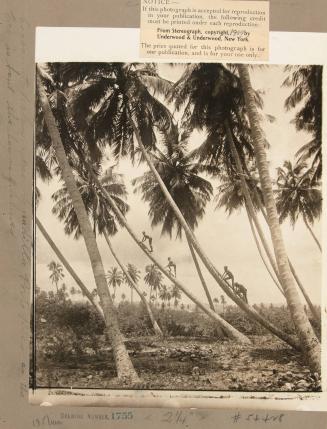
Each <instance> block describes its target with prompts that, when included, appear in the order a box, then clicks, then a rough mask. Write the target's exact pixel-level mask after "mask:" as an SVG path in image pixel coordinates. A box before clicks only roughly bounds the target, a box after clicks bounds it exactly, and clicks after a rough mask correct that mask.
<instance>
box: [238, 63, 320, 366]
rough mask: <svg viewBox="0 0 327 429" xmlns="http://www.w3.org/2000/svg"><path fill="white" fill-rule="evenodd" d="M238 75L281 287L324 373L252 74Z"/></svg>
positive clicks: (306, 347) (311, 357)
mask: <svg viewBox="0 0 327 429" xmlns="http://www.w3.org/2000/svg"><path fill="white" fill-rule="evenodd" d="M238 71H239V75H240V80H241V84H242V88H243V93H244V98H245V105H246V109H247V113H248V117H249V122H250V126H251V132H252V139H253V145H254V150H255V156H256V162H257V168H258V171H259V176H260V183H261V188H262V191H263V197H264V202H265V207H266V210H267V218H268V225H269V229H270V234H271V239H272V243H273V248H274V252H275V257H276V262H277V266H278V272H279V275H280V278H281V285H282V287H283V289H284V292H285V296H286V300H287V303H288V307H289V309H290V313H291V316H292V319H293V322H294V325H295V329H296V332H297V334H298V338H299V340H300V344H301V348H302V350H303V353H304V355H305V357H306V358H307V361H308V364H309V367H310V369H311V370H312V371H314V372H320V360H321V348H320V343H319V341H318V338H317V337H316V335H315V333H314V331H313V328H312V326H311V324H310V322H309V319H308V317H307V315H306V314H305V311H304V308H303V305H302V304H301V301H300V297H299V294H298V292H297V289H296V285H295V283H294V279H293V276H292V273H291V269H290V266H289V262H288V257H287V253H286V250H285V246H284V241H283V237H282V233H281V228H280V225H279V220H278V213H277V208H276V203H275V199H274V194H273V188H272V183H271V179H270V174H269V167H268V162H267V157H266V151H265V145H264V138H263V135H262V131H261V128H260V119H259V115H258V112H257V108H256V104H255V98H254V92H253V89H252V86H251V80H250V75H249V70H248V68H247V66H246V65H244V64H239V65H238Z"/></svg>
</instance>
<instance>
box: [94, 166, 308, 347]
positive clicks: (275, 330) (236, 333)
mask: <svg viewBox="0 0 327 429" xmlns="http://www.w3.org/2000/svg"><path fill="white" fill-rule="evenodd" d="M89 172H90V174H91V175H92V177H93V179H94V181H95V183H96V184H97V185H98V187H99V189H101V191H102V192H103V195H105V196H106V198H107V200H108V202H109V204H110V206H111V207H112V209H113V211H114V212H115V214H116V216H117V218H118V219H119V220H120V222H121V224H122V225H123V226H124V227H125V228H126V229H127V231H128V233H129V234H130V236H131V237H132V238H133V240H134V241H135V243H136V244H137V245H138V246H139V248H140V249H141V250H142V251H143V252H144V253H145V254H146V255H147V256H148V258H149V259H150V260H151V261H152V262H153V263H154V264H155V265H156V266H157V267H158V268H159V270H160V271H161V272H162V273H163V274H164V275H165V276H166V277H167V278H168V279H169V280H170V281H171V282H172V283H173V284H175V285H176V286H177V287H178V288H179V289H180V290H181V291H182V292H184V294H185V295H186V296H187V297H188V298H189V299H190V300H191V301H193V302H194V303H195V304H196V305H197V306H198V307H199V308H201V309H202V310H203V311H204V313H206V314H207V315H208V316H209V317H211V318H212V319H214V320H215V321H216V322H217V323H218V324H219V326H222V327H223V328H224V329H225V330H226V332H228V331H229V333H228V335H233V338H234V339H235V340H237V341H239V342H243V343H247V344H249V343H250V340H249V339H248V338H247V337H246V336H245V335H243V334H241V333H240V332H239V331H237V330H236V329H235V328H234V327H232V326H231V325H230V324H229V323H227V322H226V321H225V320H224V319H223V318H222V317H220V316H219V315H218V314H217V313H215V312H214V311H212V310H211V309H208V308H207V307H206V306H205V305H203V304H202V303H201V301H200V300H198V299H197V298H196V297H195V296H194V295H193V294H192V293H191V292H190V291H189V290H188V289H187V288H186V287H185V286H184V285H183V284H182V283H181V282H180V281H179V280H177V279H176V278H175V277H174V276H172V275H171V274H169V272H168V271H166V269H165V268H164V267H163V265H162V264H160V262H158V261H157V260H156V259H155V258H154V256H153V255H152V253H150V252H148V251H147V249H145V247H144V246H142V245H141V244H140V242H139V240H138V238H137V236H136V234H135V233H134V231H133V230H132V228H131V227H130V225H129V224H128V223H127V221H126V218H125V217H124V215H123V214H122V212H121V211H120V210H119V208H118V207H117V205H116V203H115V201H114V200H113V199H112V198H111V196H110V194H109V193H108V192H107V191H106V189H105V188H103V186H102V184H101V183H100V181H99V180H98V179H97V177H96V176H95V175H94V173H93V172H92V170H91V169H89ZM214 270H215V269H214ZM211 271H212V269H211ZM214 273H215V278H216V279H218V280H219V285H220V286H221V287H222V289H223V291H224V292H225V293H226V295H227V296H228V297H230V298H231V299H232V300H233V301H234V302H235V303H236V304H237V305H238V306H239V307H241V308H242V309H243V310H244V311H245V312H246V313H247V314H249V315H250V317H251V318H252V319H254V320H255V321H257V322H258V323H260V324H261V325H262V326H264V327H265V328H266V329H267V330H268V331H270V332H271V333H273V334H274V335H276V336H277V337H278V338H280V339H281V340H283V341H285V342H286V343H287V344H289V345H290V346H291V347H293V348H295V349H299V348H300V346H299V343H298V341H297V339H296V338H295V337H293V336H291V335H288V334H286V333H285V332H283V331H281V330H280V329H279V328H277V327H276V326H275V325H273V324H272V323H270V322H269V321H268V320H267V319H265V318H264V317H263V316H261V314H259V313H258V312H257V311H256V310H255V309H254V308H252V307H250V306H249V305H248V304H247V303H246V302H245V301H243V300H242V299H241V298H239V297H238V296H236V295H234V294H233V292H232V291H231V290H230V287H229V285H228V284H227V283H226V282H225V281H224V280H222V279H221V276H220V274H219V273H218V272H217V271H216V270H215V271H214Z"/></svg>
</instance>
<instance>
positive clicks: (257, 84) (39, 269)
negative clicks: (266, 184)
mask: <svg viewBox="0 0 327 429" xmlns="http://www.w3.org/2000/svg"><path fill="white" fill-rule="evenodd" d="M159 70H160V73H161V74H162V76H163V77H165V78H168V79H170V80H176V79H178V77H179V75H180V73H181V72H182V68H181V67H176V68H171V67H170V66H168V65H164V64H161V65H159ZM251 78H252V84H253V86H254V88H255V89H260V90H262V91H264V94H263V99H264V104H265V106H264V112H265V113H267V114H271V115H273V116H275V118H276V121H275V122H274V123H269V122H268V121H266V122H264V123H263V128H264V131H265V133H266V136H267V139H268V141H269V143H270V149H269V151H268V159H269V161H270V172H271V175H272V177H273V178H275V177H276V168H277V167H278V166H281V165H282V164H283V162H284V160H292V161H293V159H294V154H295V152H296V151H297V150H298V149H299V148H300V147H301V146H302V145H303V144H304V143H306V142H308V141H309V140H310V138H311V136H310V135H309V134H306V133H304V132H297V131H296V130H295V127H294V125H293V124H291V123H290V121H291V120H292V118H293V117H294V114H295V111H294V110H293V111H291V112H286V111H285V109H284V101H285V98H286V97H287V96H288V95H289V93H290V89H289V88H283V87H281V84H282V82H283V80H284V78H285V74H284V72H283V66H268V67H265V68H263V69H256V70H252V71H251ZM204 137H205V136H204V135H203V134H200V133H193V135H192V137H191V142H190V145H191V147H192V148H193V147H196V146H198V145H199V144H201V143H202V142H203V140H204ZM112 163H113V162H112ZM145 168H146V167H145V166H141V167H133V166H132V165H131V163H130V162H129V161H128V160H123V161H121V162H120V164H119V165H118V167H117V169H116V172H117V173H123V174H124V176H125V183H126V186H127V189H128V194H129V195H128V203H129V205H130V207H131V209H130V211H129V213H128V215H127V220H128V222H129V223H130V224H131V226H132V227H133V229H134V230H135V231H137V232H139V234H140V238H141V233H142V231H143V230H144V231H147V232H148V233H149V234H150V235H151V236H152V237H153V246H154V256H155V257H156V258H157V259H158V260H160V262H162V263H163V264H164V265H166V264H167V258H168V256H170V257H171V258H172V259H173V260H174V261H175V263H176V264H177V274H178V279H179V280H180V281H182V282H183V283H184V284H185V285H186V286H187V287H188V288H189V290H191V291H192V292H193V293H194V294H195V295H196V296H197V297H199V298H200V299H201V300H202V301H203V302H205V295H204V292H203V291H202V288H201V284H200V281H199V279H198V277H197V273H196V270H195V267H194V265H193V262H192V258H191V255H190V252H189V249H188V247H187V244H186V242H185V240H184V239H183V240H179V239H177V240H175V239H172V240H170V239H169V237H166V236H163V237H162V236H161V235H160V232H161V228H160V227H157V228H155V229H153V230H151V228H150V221H149V218H148V215H147V213H148V206H147V204H146V203H144V202H142V201H141V196H140V195H135V194H134V193H133V188H132V186H131V180H132V179H133V178H134V177H138V176H140V175H141V174H142V172H144V171H145ZM212 184H213V186H214V188H215V193H216V188H217V185H218V183H217V182H214V181H212ZM37 185H38V187H39V189H40V190H41V193H42V199H41V202H40V204H39V206H38V209H37V216H38V218H39V219H40V220H41V222H42V223H43V225H44V226H45V227H46V229H47V230H48V232H49V234H50V235H51V236H52V238H53V239H54V241H55V242H56V244H57V246H58V247H59V248H60V249H61V251H62V252H63V254H64V255H65V256H66V258H67V259H68V260H69V262H70V263H71V265H72V266H73V268H74V269H75V270H76V272H77V273H78V275H79V276H80V278H81V279H82V280H83V281H84V282H85V284H86V285H87V286H88V288H89V289H90V290H92V289H93V288H94V287H95V283H94V279H93V274H92V270H91V265H90V262H89V259H88V256H87V252H86V249H85V244H84V242H83V240H82V239H79V240H78V241H76V240H74V239H73V237H68V236H66V235H65V234H64V232H63V224H62V223H60V222H59V221H58V220H57V218H56V217H55V216H54V215H53V214H52V213H51V208H52V206H53V203H52V200H51V195H52V193H53V192H55V191H56V190H57V189H58V188H59V187H60V184H59V183H58V181H57V180H56V179H54V180H53V181H52V182H51V183H50V184H49V185H47V184H44V183H40V181H39V180H38V183H37ZM262 225H263V226H264V224H263V223H262ZM313 229H314V231H315V233H316V235H317V236H318V238H319V239H320V236H321V225H320V222H316V224H315V226H314V228H313ZM265 230H266V229H265ZM282 231H283V236H284V240H285V245H286V248H287V252H288V255H289V258H290V259H291V260H292V262H293V265H294V267H295V268H296V270H297V273H298V275H299V277H300V278H301V280H302V282H303V284H304V286H305V288H306V289H307V291H308V292H309V294H310V296H311V299H312V301H313V302H314V303H317V304H318V303H320V289H321V257H320V253H319V250H318V248H317V246H316V244H315V243H314V241H313V239H312V237H311V236H310V234H309V231H308V230H307V229H306V227H305V225H304V223H303V222H302V220H299V221H298V222H297V224H296V226H295V229H294V230H293V228H292V227H291V226H290V224H289V223H288V222H287V221H286V222H285V223H284V224H283V225H282ZM266 232H267V236H268V231H267V230H266ZM196 236H197V237H198V240H199V242H200V243H201V246H202V248H203V249H205V251H206V253H207V254H208V256H209V257H210V259H211V260H212V261H213V263H214V264H215V266H216V267H217V269H218V270H219V271H220V272H222V271H223V267H224V265H228V266H229V267H230V269H231V271H232V272H233V273H234V276H235V281H238V282H239V283H242V284H243V285H244V286H245V287H246V288H247V289H248V299H249V303H250V304H253V303H260V302H264V303H271V302H272V303H276V304H278V303H283V302H284V301H283V299H284V298H283V296H282V295H281V293H280V292H279V291H278V289H277V287H276V285H275V284H274V283H273V282H272V280H271V279H270V277H269V275H268V273H267V272H266V269H265V267H264V265H263V263H262V261H261V259H260V257H259V254H258V251H257V249H256V246H255V243H254V240H253V238H252V235H251V230H250V227H249V223H248V220H247V216H246V212H244V211H243V210H242V211H240V212H239V213H234V214H232V215H231V216H230V217H228V216H227V214H226V213H225V211H224V209H219V210H215V202H214V201H211V202H210V203H209V204H208V206H207V210H206V215H205V216H204V218H203V219H202V220H201V221H200V223H199V227H198V228H197V230H196ZM112 242H113V245H114V246H115V248H116V251H117V253H118V254H119V256H120V257H121V259H122V260H123V261H124V263H125V264H127V263H128V262H131V263H133V264H135V265H136V266H137V267H138V268H140V269H141V271H142V279H143V277H144V267H145V266H146V265H147V264H149V263H150V262H149V260H148V259H147V257H146V256H145V255H144V254H143V252H142V251H141V250H140V249H139V248H138V246H137V245H136V244H135V243H134V242H133V241H132V239H131V238H130V237H129V235H128V233H127V232H126V231H125V230H121V231H120V232H119V233H118V234H117V236H116V237H114V238H113V240H112ZM98 245H99V248H100V252H101V255H102V258H103V263H104V266H105V270H106V271H107V270H108V269H109V268H110V267H112V266H113V265H114V261H113V259H112V257H111V255H110V251H109V249H108V247H107V244H106V242H105V240H104V239H103V238H101V237H99V238H98ZM36 250H37V261H36V273H37V276H36V283H37V285H38V286H39V287H40V288H41V289H44V290H50V289H52V288H53V286H52V285H51V282H50V280H49V270H48V268H47V265H48V264H49V262H50V261H51V260H56V261H57V258H56V257H55V255H54V253H53V252H52V250H51V248H50V247H49V245H48V244H47V242H46V241H45V240H44V238H43V237H42V235H41V234H40V233H39V232H38V231H37V242H36ZM204 274H205V278H206V280H207V283H208V286H209V289H210V292H211V294H212V296H213V297H220V295H221V294H222V291H221V289H220V288H219V287H218V285H217V284H216V283H215V282H214V281H213V279H212V278H211V276H210V274H208V273H207V272H206V271H205V270H204ZM64 282H65V283H66V285H67V286H68V287H71V286H73V285H74V286H76V285H75V284H74V281H73V279H72V278H70V276H69V274H68V273H67V272H66V271H65V279H64ZM166 284H167V285H168V286H169V282H166ZM140 285H141V286H142V287H143V288H144V290H146V286H144V284H143V282H140ZM121 293H125V295H127V296H129V288H127V287H126V286H123V287H121V290H120V291H117V296H118V297H119V298H120V296H121ZM183 301H184V303H188V302H189V301H188V299H187V298H186V297H184V298H183ZM227 301H228V300H227Z"/></svg>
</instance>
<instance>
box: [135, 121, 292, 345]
mask: <svg viewBox="0 0 327 429" xmlns="http://www.w3.org/2000/svg"><path fill="white" fill-rule="evenodd" d="M130 120H131V124H132V127H133V130H134V133H135V136H136V139H137V142H138V145H139V147H140V149H141V152H142V154H143V156H144V158H145V160H146V162H147V164H148V166H149V168H150V170H151V171H152V173H153V175H154V176H155V178H156V180H157V183H158V184H159V186H160V188H161V190H162V192H163V194H164V196H165V198H166V200H167V202H168V203H169V204H170V206H171V208H172V209H173V211H174V214H175V216H176V218H177V219H178V221H179V222H180V224H181V225H182V227H183V229H184V231H185V234H186V235H187V236H188V238H189V239H190V241H191V243H192V246H193V248H194V249H195V250H196V252H197V254H198V255H199V256H200V258H201V260H202V262H203V264H204V266H205V267H206V268H207V270H208V271H209V273H210V274H211V275H212V277H213V278H214V279H215V280H216V282H217V283H218V284H219V286H220V287H221V289H222V290H223V291H224V292H225V294H226V295H227V296H228V297H229V298H230V299H231V300H232V301H234V302H235V304H237V305H238V306H239V307H240V308H241V309H242V310H243V311H244V312H245V313H247V314H248V315H249V317H250V318H251V319H254V320H255V321H257V322H258V323H260V324H261V325H262V326H264V327H265V328H266V329H267V330H268V331H270V332H272V333H273V334H274V335H276V336H277V337H279V338H280V339H282V340H283V341H285V342H286V343H288V344H289V345H291V346H292V347H294V348H296V349H297V348H298V347H299V344H298V342H297V340H296V339H295V338H293V337H292V336H290V335H287V334H285V333H284V332H282V331H281V330H280V329H278V328H277V327H276V326H274V325H272V324H271V323H270V322H269V321H268V320H266V319H265V318H263V317H262V316H261V315H260V314H259V313H258V312H257V311H255V309H254V308H252V307H251V306H250V305H249V304H248V303H246V302H245V301H243V300H242V299H241V298H240V297H238V296H237V295H235V294H234V293H233V292H232V290H231V289H230V286H229V285H228V283H227V282H226V281H225V280H223V278H222V276H221V274H220V273H219V272H218V270H217V269H216V268H215V266H214V265H213V263H212V262H211V261H210V259H209V258H208V256H207V255H206V254H205V253H204V251H203V250H202V248H201V246H200V244H199V243H198V241H197V239H196V238H195V235H194V233H193V231H192V230H191V229H190V227H189V226H188V224H187V222H186V221H185V219H184V217H183V215H182V213H181V212H180V210H179V208H178V206H177V204H176V203H175V201H174V200H173V198H172V197H171V195H170V193H169V191H168V190H167V188H166V186H165V184H164V182H163V180H162V179H161V177H160V175H159V173H158V172H157V170H156V168H155V166H154V165H153V163H152V160H151V158H150V156H149V154H148V153H147V151H146V149H145V147H144V145H143V143H142V139H141V136H140V133H139V132H138V129H137V127H136V125H135V122H134V120H133V118H132V117H130ZM135 240H137V239H136V237H135ZM143 251H145V249H143ZM146 253H148V252H146ZM148 256H149V258H150V259H153V258H152V256H151V255H150V254H148ZM155 263H156V264H157V266H158V267H160V266H159V265H158V263H157V262H155ZM160 269H161V268H160ZM164 272H165V270H164ZM165 275H166V276H167V273H165ZM169 277H171V276H169ZM172 279H173V277H172ZM172 281H173V280H172ZM178 287H180V284H179V285H178ZM182 290H183V289H182ZM184 293H185V292H184ZM188 293H189V292H188ZM186 295H187V294H186ZM191 299H192V298H191ZM192 301H194V299H192ZM194 302H195V301H194ZM201 305H202V304H201ZM202 307H203V305H202ZM202 307H201V308H202ZM210 311H211V312H212V313H214V312H213V311H212V310H210Z"/></svg>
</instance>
